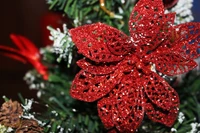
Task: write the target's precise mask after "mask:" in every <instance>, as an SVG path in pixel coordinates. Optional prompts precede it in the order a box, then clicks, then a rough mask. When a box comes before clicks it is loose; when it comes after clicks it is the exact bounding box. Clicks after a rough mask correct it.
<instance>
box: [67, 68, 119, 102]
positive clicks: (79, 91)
mask: <svg viewBox="0 0 200 133" xmlns="http://www.w3.org/2000/svg"><path fill="white" fill-rule="evenodd" d="M116 83H117V78H116V77H115V76H114V75H113V74H110V75H94V74H91V73H88V72H86V71H84V70H81V71H80V72H79V73H78V74H77V75H76V76H75V78H74V80H73V82H72V85H71V89H70V95H71V96H72V97H73V98H76V99H79V100H82V101H86V102H93V101H95V100H97V99H99V98H101V97H103V96H104V95H106V94H107V93H108V92H110V91H111V90H112V89H113V87H114V86H115V85H116Z"/></svg>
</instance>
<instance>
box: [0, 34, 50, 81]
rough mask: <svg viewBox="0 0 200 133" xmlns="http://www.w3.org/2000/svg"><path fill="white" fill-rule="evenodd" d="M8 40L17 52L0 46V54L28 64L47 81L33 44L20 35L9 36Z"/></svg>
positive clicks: (37, 51) (39, 56)
mask: <svg viewBox="0 0 200 133" xmlns="http://www.w3.org/2000/svg"><path fill="white" fill-rule="evenodd" d="M10 38H11V39H12V41H13V42H14V44H15V45H16V46H17V47H18V49H19V50H17V49H14V48H10V47H7V46H3V45H0V50H1V52H0V53H1V54H3V55H5V56H8V57H10V58H13V59H16V60H18V61H21V62H23V63H27V62H29V63H30V64H32V65H33V66H34V68H35V69H36V70H37V71H38V73H40V74H41V75H42V76H43V79H45V80H47V79H48V73H47V68H46V66H44V65H43V64H42V63H41V55H40V53H39V49H38V48H37V47H36V46H35V44H33V43H32V42H31V41H30V40H28V39H27V38H25V37H23V36H21V35H14V34H11V35H10Z"/></svg>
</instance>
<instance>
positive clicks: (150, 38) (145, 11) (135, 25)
mask: <svg viewBox="0 0 200 133" xmlns="http://www.w3.org/2000/svg"><path fill="white" fill-rule="evenodd" d="M163 20H164V7H163V4H162V0H154V1H151V0H148V1H147V0H140V1H139V2H138V3H137V4H136V6H135V7H134V9H133V11H132V13H131V16H130V20H129V31H130V34H131V37H132V39H133V41H134V43H135V44H136V45H137V46H138V47H139V48H140V51H138V52H141V53H142V54H144V52H147V51H148V50H152V49H153V48H154V47H155V46H157V45H159V43H158V42H160V41H161V40H160V39H161V38H162V36H163V35H164V34H163V33H162V29H163V27H162V26H163V23H165V21H163ZM158 36H160V37H158ZM141 53H140V54H141Z"/></svg>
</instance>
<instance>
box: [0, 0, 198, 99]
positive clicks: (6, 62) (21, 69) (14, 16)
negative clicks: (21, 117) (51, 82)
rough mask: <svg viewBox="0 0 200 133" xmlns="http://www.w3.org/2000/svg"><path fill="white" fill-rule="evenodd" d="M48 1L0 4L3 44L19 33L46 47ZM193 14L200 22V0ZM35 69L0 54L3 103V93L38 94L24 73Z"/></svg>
mask: <svg viewBox="0 0 200 133" xmlns="http://www.w3.org/2000/svg"><path fill="white" fill-rule="evenodd" d="M45 1H46V0H12V1H10V0H8V1H6V0H4V1H3V2H1V4H0V44H1V45H2V44H3V45H9V46H12V47H13V43H12V42H11V40H10V38H9V35H10V33H17V34H21V35H24V36H26V37H27V38H29V39H30V40H31V41H33V42H34V43H35V44H37V46H38V47H40V46H42V43H41V42H42V38H41V28H40V21H41V17H42V16H43V15H44V14H45V13H46V12H47V11H48V7H47V5H46V2H45ZM192 10H193V16H194V17H195V21H198V22H200V0H194V7H193V9H192ZM31 68H32V66H31V65H24V64H22V63H20V62H18V61H15V60H13V59H10V58H7V57H4V56H1V55H0V102H2V98H1V97H2V96H3V95H6V96H7V97H8V98H12V99H14V100H16V99H18V96H17V93H19V92H22V95H23V96H24V97H26V98H32V97H35V94H36V92H35V91H30V90H29V88H28V85H27V84H26V83H25V81H24V80H23V77H24V74H25V73H26V72H27V71H28V70H30V69H31Z"/></svg>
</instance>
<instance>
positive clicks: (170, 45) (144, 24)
mask: <svg viewBox="0 0 200 133" xmlns="http://www.w3.org/2000/svg"><path fill="white" fill-rule="evenodd" d="M174 18H175V13H170V14H164V6H163V3H162V0H140V1H139V2H138V3H137V4H136V6H135V7H134V9H133V11H132V13H131V15H130V20H129V31H130V36H127V35H125V34H124V33H123V32H121V31H119V30H117V29H115V28H113V27H110V26H108V25H106V24H103V23H95V24H91V25H85V26H81V27H78V28H74V29H71V30H70V33H71V36H72V40H73V42H74V43H75V45H76V47H77V48H78V52H79V53H81V54H83V55H84V56H85V57H86V58H84V59H81V60H79V61H78V62H77V64H78V65H79V66H80V67H81V68H82V70H81V71H80V72H79V73H78V74H77V75H76V76H75V79H74V81H73V82H72V86H71V90H70V94H71V96H72V97H73V98H76V99H79V100H83V101H86V102H93V101H96V100H98V105H97V106H98V113H99V117H100V118H101V120H102V122H103V124H104V125H105V127H106V128H107V129H115V128H116V129H117V130H118V131H120V132H128V133H129V132H134V131H135V130H136V129H137V128H138V127H139V125H140V124H141V121H142V120H143V117H144V114H146V115H147V116H148V117H149V119H151V120H153V121H154V122H159V123H162V124H164V125H166V126H172V125H173V123H174V121H175V120H176V117H177V114H178V110H179V97H178V94H177V92H176V91H175V90H174V89H173V88H172V87H171V86H170V85H169V84H168V83H167V82H166V81H165V80H164V79H163V78H162V77H160V73H162V75H169V76H171V75H177V74H182V73H185V72H187V71H189V70H191V69H193V68H195V67H196V66H197V64H196V63H195V62H194V61H193V60H194V59H195V58H197V57H198V56H199V54H198V50H199V47H200V45H199V43H200V23H194V22H191V23H186V24H181V25H178V26H174V25H173V23H174ZM112 131H113V130H112Z"/></svg>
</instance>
